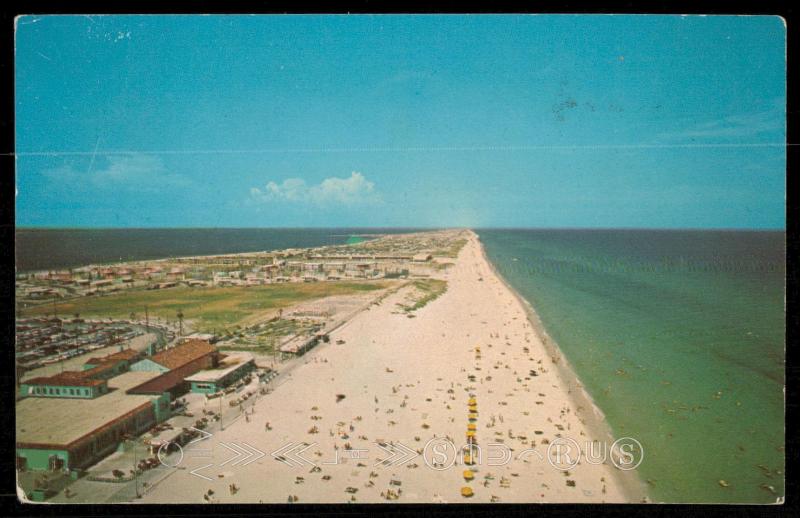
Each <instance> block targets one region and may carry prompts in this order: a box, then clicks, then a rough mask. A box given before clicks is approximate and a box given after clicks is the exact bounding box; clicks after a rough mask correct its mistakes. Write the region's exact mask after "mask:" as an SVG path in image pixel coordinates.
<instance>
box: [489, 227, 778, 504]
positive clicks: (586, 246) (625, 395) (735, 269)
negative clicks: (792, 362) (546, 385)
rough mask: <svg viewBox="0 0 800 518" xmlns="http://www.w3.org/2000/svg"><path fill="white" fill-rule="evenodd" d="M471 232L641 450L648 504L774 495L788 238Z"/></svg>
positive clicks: (618, 428)
mask: <svg viewBox="0 0 800 518" xmlns="http://www.w3.org/2000/svg"><path fill="white" fill-rule="evenodd" d="M476 232H477V233H478V235H479V236H480V239H481V241H482V242H483V244H484V246H485V249H486V253H487V256H488V257H489V259H490V261H491V262H492V263H493V264H494V265H495V267H496V268H497V270H498V271H499V272H500V274H501V275H502V276H503V277H504V278H505V279H506V280H507V281H508V282H509V283H510V284H511V285H512V286H513V287H514V288H515V289H516V290H517V291H518V292H519V293H520V294H521V295H522V296H523V297H525V298H526V299H527V300H528V301H529V302H530V303H531V304H532V305H533V306H534V308H535V309H536V312H537V313H538V314H539V316H540V318H541V320H542V323H543V324H544V327H545V328H546V330H547V332H548V334H549V335H550V336H551V337H552V338H553V339H554V340H555V341H556V342H557V343H558V345H559V347H560V348H561V350H562V351H563V353H564V354H565V355H566V356H567V358H568V359H569V361H570V363H571V364H572V365H573V367H574V369H575V371H576V373H577V375H578V377H579V378H580V379H581V381H582V382H583V384H584V385H585V387H586V389H587V390H588V392H589V393H590V394H591V396H592V398H593V399H594V400H595V402H596V403H597V405H598V406H599V407H600V408H601V409H602V411H603V412H604V413H605V415H606V417H607V419H608V422H609V425H610V426H611V428H612V431H613V433H614V435H615V436H616V437H621V436H629V437H634V438H635V439H637V440H638V441H639V442H641V444H642V446H643V448H644V452H645V455H644V459H643V462H642V464H641V465H640V466H639V468H638V469H639V473H640V475H641V477H642V479H643V480H647V481H648V483H647V487H648V490H649V494H650V497H651V498H652V499H653V500H654V501H662V502H764V503H767V502H775V500H776V499H777V498H778V497H779V496H782V495H783V494H784V479H783V473H784V463H785V455H784V368H785V364H784V357H785V354H784V340H785V339H784V334H785V313H784V292H785V233H784V232H748V231H741V232H740V231H667V230H664V231H652V230H477V231H476ZM720 480H724V481H725V482H726V483H727V484H728V486H727V487H722V485H720V483H719V481H720ZM770 486H771V488H772V489H770ZM773 490H774V493H773Z"/></svg>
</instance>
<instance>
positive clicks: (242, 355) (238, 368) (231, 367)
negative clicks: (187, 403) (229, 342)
mask: <svg viewBox="0 0 800 518" xmlns="http://www.w3.org/2000/svg"><path fill="white" fill-rule="evenodd" d="M255 368H256V363H255V359H254V357H253V355H252V354H250V353H247V352H236V353H231V354H228V355H226V356H224V357H221V359H220V362H219V365H218V367H217V368H216V369H207V370H202V371H199V372H197V373H196V374H193V375H192V376H189V377H187V378H186V381H187V382H188V383H189V384H190V386H191V388H190V390H191V391H192V392H195V393H200V394H214V393H216V392H219V391H221V390H224V389H226V388H227V387H229V386H231V385H233V384H234V383H236V382H238V381H239V380H240V379H242V378H244V377H245V376H247V375H248V374H250V373H251V372H252V371H253V370H255Z"/></svg>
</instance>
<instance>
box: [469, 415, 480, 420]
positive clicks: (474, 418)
mask: <svg viewBox="0 0 800 518" xmlns="http://www.w3.org/2000/svg"><path fill="white" fill-rule="evenodd" d="M469 420H470V421H477V420H478V414H473V413H470V414H469Z"/></svg>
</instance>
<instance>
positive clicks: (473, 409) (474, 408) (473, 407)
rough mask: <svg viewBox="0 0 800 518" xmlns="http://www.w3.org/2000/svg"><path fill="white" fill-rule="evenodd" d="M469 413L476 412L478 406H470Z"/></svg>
mask: <svg viewBox="0 0 800 518" xmlns="http://www.w3.org/2000/svg"><path fill="white" fill-rule="evenodd" d="M469 411H470V412H472V413H476V412H478V405H470V406H469Z"/></svg>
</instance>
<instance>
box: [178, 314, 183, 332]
mask: <svg viewBox="0 0 800 518" xmlns="http://www.w3.org/2000/svg"><path fill="white" fill-rule="evenodd" d="M177 317H178V326H179V329H180V334H181V336H183V311H181V310H180V309H179V310H178V314H177Z"/></svg>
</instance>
